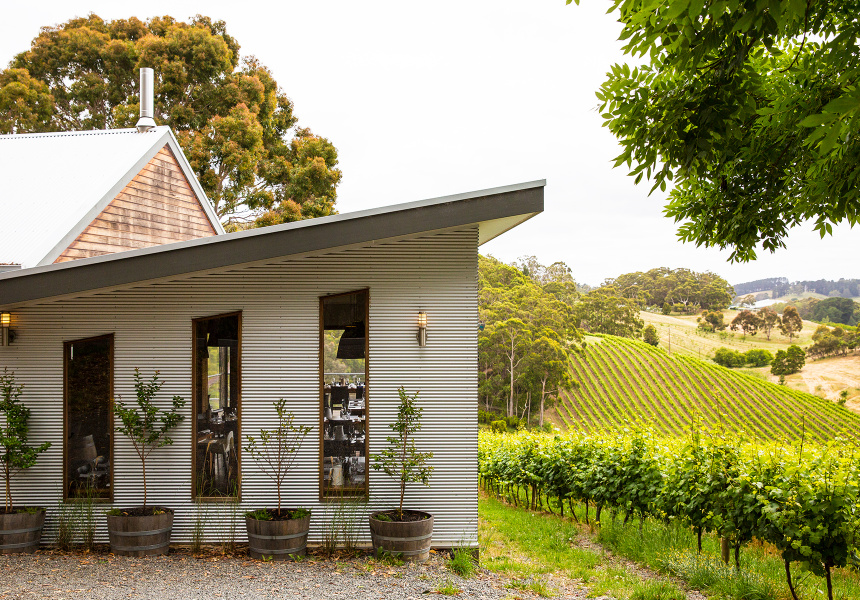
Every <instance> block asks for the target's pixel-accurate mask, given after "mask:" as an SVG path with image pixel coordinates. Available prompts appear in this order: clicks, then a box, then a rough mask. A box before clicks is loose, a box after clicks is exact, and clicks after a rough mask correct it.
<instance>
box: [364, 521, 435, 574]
mask: <svg viewBox="0 0 860 600" xmlns="http://www.w3.org/2000/svg"><path fill="white" fill-rule="evenodd" d="M381 512H385V513H389V514H390V513H391V512H392V511H381ZM403 512H404V513H407V514H410V515H419V516H421V517H423V518H422V519H420V520H417V521H380V520H379V519H377V518H376V515H378V514H380V513H379V512H376V513H373V514H371V515H370V518H369V521H370V541H371V542H372V543H373V551H374V553H376V554H379V551H380V550H384V551H385V552H389V553H391V554H393V555H396V556H399V557H400V559H401V560H405V561H409V562H419V563H423V562H424V561H426V560H427V559H428V558H430V542H431V540H432V538H433V515H431V514H429V513H426V512H421V511H417V510H404V511H403Z"/></svg>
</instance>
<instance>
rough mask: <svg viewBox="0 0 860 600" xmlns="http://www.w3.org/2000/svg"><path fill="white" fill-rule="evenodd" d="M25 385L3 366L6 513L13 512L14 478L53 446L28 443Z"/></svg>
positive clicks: (0, 399) (0, 457)
mask: <svg viewBox="0 0 860 600" xmlns="http://www.w3.org/2000/svg"><path fill="white" fill-rule="evenodd" d="M23 390H24V386H23V385H18V384H17V383H16V382H15V374H14V373H13V372H10V371H9V370H8V369H6V368H5V367H4V369H3V374H2V375H0V415H2V416H3V422H2V424H0V468H2V471H3V480H4V482H5V484H6V512H7V513H11V512H12V509H13V504H12V490H11V482H12V477H13V476H15V475H16V474H17V473H19V472H20V471H23V470H24V469H29V468H30V467H32V466H33V465H34V464H36V459H37V458H38V456H39V454H41V453H42V452H45V451H46V450H47V449H48V448H50V447H51V444H50V442H44V443H42V444H40V445H38V446H30V445H28V443H27V442H28V437H29V434H30V426H29V420H30V409H29V408H27V407H26V406H24V405H23V404H22V403H21V393H22V392H23Z"/></svg>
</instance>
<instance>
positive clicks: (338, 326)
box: [320, 290, 369, 498]
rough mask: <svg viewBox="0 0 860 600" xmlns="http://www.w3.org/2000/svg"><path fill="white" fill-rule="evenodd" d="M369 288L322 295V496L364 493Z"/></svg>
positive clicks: (330, 496) (365, 489)
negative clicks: (346, 292)
mask: <svg viewBox="0 0 860 600" xmlns="http://www.w3.org/2000/svg"><path fill="white" fill-rule="evenodd" d="M368 296H369V294H368V292H367V290H362V291H357V292H351V293H348V294H338V295H336V296H326V297H324V298H321V299H320V315H321V323H320V362H321V365H320V366H321V369H320V371H321V372H320V388H321V389H320V397H321V402H320V411H321V414H320V425H321V426H320V437H321V439H320V446H321V452H320V456H321V457H322V464H321V465H320V496H321V497H323V498H336V497H341V496H359V495H366V494H367V467H368V465H367V402H368V400H367V391H368V387H367V373H368V370H367V369H368V360H367V352H368V336H367V333H368V306H369V302H368V299H369V298H368Z"/></svg>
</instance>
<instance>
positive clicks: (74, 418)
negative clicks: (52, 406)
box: [63, 335, 113, 500]
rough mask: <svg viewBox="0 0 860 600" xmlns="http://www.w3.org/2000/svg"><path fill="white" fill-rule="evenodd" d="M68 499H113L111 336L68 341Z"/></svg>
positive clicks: (66, 480)
mask: <svg viewBox="0 0 860 600" xmlns="http://www.w3.org/2000/svg"><path fill="white" fill-rule="evenodd" d="M63 346H64V348H63V354H64V364H65V382H64V394H63V395H64V403H65V416H66V418H65V445H64V449H65V452H64V456H65V461H64V462H65V469H64V471H65V486H64V487H65V498H66V499H74V498H93V499H107V500H109V499H111V498H112V494H111V489H112V488H111V483H112V482H113V469H112V460H113V452H112V450H113V444H112V433H113V426H112V425H113V410H112V408H113V407H112V405H111V398H112V397H113V336H112V335H106V336H102V337H97V338H90V339H85V340H78V341H75V342H66V343H65V344H64V345H63Z"/></svg>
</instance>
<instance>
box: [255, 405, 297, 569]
mask: <svg viewBox="0 0 860 600" xmlns="http://www.w3.org/2000/svg"><path fill="white" fill-rule="evenodd" d="M272 404H273V405H274V407H275V412H276V413H277V415H278V427H277V429H274V430H268V429H262V430H260V438H259V441H258V440H257V438H255V437H252V436H250V435H249V436H248V443H247V445H246V446H245V451H246V452H247V453H248V454H250V455H251V457H252V458H253V459H254V460H255V461H256V462H257V464H258V465H259V466H260V468H261V469H262V471H263V472H264V473H265V474H266V475H268V476H269V478H270V479H271V480H272V481H274V482H275V487H276V488H277V491H278V507H277V508H262V509H259V510H254V511H249V512H247V513H245V526H246V527H247V529H248V550H249V551H250V553H251V557H252V558H256V559H264V558H265V559H267V560H273V559H274V560H285V559H287V558H291V557H295V556H304V555H305V553H306V548H307V544H308V531H309V530H310V527H311V511H309V510H307V509H304V508H283V507H282V506H281V486H282V485H283V483H284V480H285V479H286V477H287V473H289V471H290V469H291V468H292V466H293V462H294V461H295V459H296V455H297V454H298V452H299V448H301V446H302V442H304V440H305V436H307V434H308V432H309V431H310V430H311V428H310V427H308V426H306V425H297V424H296V423H295V417H294V416H293V413H292V412H289V411H287V401H286V400H284V399H283V398H281V399H280V400H277V401H276V402H273V403H272Z"/></svg>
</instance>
